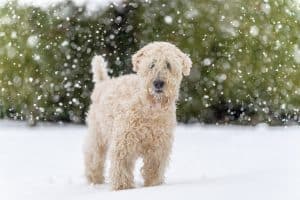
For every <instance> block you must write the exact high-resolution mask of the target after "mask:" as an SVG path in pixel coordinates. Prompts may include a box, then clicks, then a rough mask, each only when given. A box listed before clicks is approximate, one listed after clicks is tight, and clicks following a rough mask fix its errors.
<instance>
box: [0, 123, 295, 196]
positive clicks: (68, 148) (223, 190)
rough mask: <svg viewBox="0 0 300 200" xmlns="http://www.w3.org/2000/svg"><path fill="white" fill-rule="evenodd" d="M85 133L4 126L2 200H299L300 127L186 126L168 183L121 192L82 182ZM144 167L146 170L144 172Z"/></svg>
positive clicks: (0, 138) (0, 131) (0, 133)
mask: <svg viewBox="0 0 300 200" xmlns="http://www.w3.org/2000/svg"><path fill="white" fill-rule="evenodd" d="M85 132H86V127H85V126H79V125H51V124H42V125H39V126H38V127H34V128H32V127H28V126H26V125H25V124H24V123H22V122H12V121H0V188H1V190H0V199H5V200H17V199H23V200H27V199H28V200H40V199H43V200H47V199H56V200H60V199H62V200H65V199H72V200H77V199H78V200H79V199H84V200H90V199H121V198H122V199H131V200H132V199H133V200H134V199H184V198H185V199H203V200H204V199H205V200H212V199H228V200H240V199H243V200H247V199H249V200H250V199H251V200H253V199H256V200H266V199H272V200H293V199H295V200H296V199H297V200H298V199H300V191H299V186H300V172H299V169H300V160H299V158H300V156H299V155H300V145H299V144H300V134H299V127H298V126H294V127H278V128H269V127H267V126H265V125H259V126H257V127H255V128H251V127H239V126H204V125H192V126H184V125H179V126H178V127H177V129H176V133H175V142H174V149H173V154H172V159H171V164H170V168H169V169H168V171H167V174H166V177H167V179H166V183H165V184H164V185H162V186H157V187H149V188H142V187H141V184H142V179H141V177H140V175H139V173H138V171H137V170H136V175H137V180H136V181H137V188H136V189H132V190H126V191H118V192H114V191H111V190H110V187H109V184H108V183H106V184H103V185H96V186H93V185H88V184H87V183H86V181H85V179H84V176H83V161H82V160H83V156H82V150H81V147H82V141H83V136H84V133H85ZM138 165H139V166H140V165H141V162H139V164H138Z"/></svg>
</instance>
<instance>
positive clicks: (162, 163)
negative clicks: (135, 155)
mask: <svg viewBox="0 0 300 200" xmlns="http://www.w3.org/2000/svg"><path fill="white" fill-rule="evenodd" d="M169 149H170V148H164V149H163V148H159V149H156V150H152V151H148V152H147V153H146V154H145V155H144V156H143V162H144V166H143V167H142V170H141V173H142V175H143V178H144V186H155V185H160V184H162V183H163V182H164V173H165V169H166V167H167V164H168V162H169V154H170V150H169Z"/></svg>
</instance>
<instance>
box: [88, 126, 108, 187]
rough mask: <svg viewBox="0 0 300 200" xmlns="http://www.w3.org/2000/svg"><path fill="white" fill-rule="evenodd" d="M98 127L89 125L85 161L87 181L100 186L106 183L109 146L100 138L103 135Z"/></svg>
mask: <svg viewBox="0 0 300 200" xmlns="http://www.w3.org/2000/svg"><path fill="white" fill-rule="evenodd" d="M96 127H97V126H93V125H92V124H89V130H88V135H87V138H86V141H85V150H84V161H85V175H86V178H87V180H88V181H89V182H90V183H93V184H100V183H103V182H104V164H105V158H106V152H107V144H105V143H104V141H103V139H101V138H100V137H101V135H100V133H99V131H98V130H97V128H96Z"/></svg>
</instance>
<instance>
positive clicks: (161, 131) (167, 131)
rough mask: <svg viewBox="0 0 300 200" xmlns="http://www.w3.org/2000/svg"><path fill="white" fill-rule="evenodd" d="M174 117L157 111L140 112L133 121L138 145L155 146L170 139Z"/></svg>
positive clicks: (144, 146)
mask: <svg viewBox="0 0 300 200" xmlns="http://www.w3.org/2000/svg"><path fill="white" fill-rule="evenodd" d="M174 117H175V114H174ZM174 117H173V116H172V114H171V113H167V112H165V113H164V112H157V111H155V112H153V113H151V112H147V114H140V116H139V117H137V118H136V120H135V123H134V126H135V130H136V131H135V133H134V134H135V137H136V139H137V141H138V146H139V147H141V148H142V149H145V148H156V147H159V146H160V145H163V142H164V141H168V140H170V138H171V137H172V131H173V127H174V126H175V124H174V121H175V119H174Z"/></svg>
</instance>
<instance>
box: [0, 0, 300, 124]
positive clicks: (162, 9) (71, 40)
mask: <svg viewBox="0 0 300 200" xmlns="http://www.w3.org/2000/svg"><path fill="white" fill-rule="evenodd" d="M293 2H294V1H283V0H277V1H276V0H269V1H256V0H254V1H243V0H237V1H234V2H232V1H229V0H224V1H220V0H210V1H207V0H189V1H181V0H173V1H167V0H159V1H147V2H142V1H138V0H129V1H126V2H125V3H122V4H119V5H111V6H109V7H108V8H105V9H104V8H103V9H102V10H100V11H97V12H93V13H91V12H88V11H87V9H86V7H85V6H82V7H80V6H77V5H75V4H74V3H72V2H70V1H69V2H66V3H60V4H57V5H56V6H55V7H49V8H48V9H47V10H43V9H41V8H36V7H21V6H18V4H17V3H16V2H12V3H8V4H6V5H5V6H4V7H2V8H0V117H10V118H14V119H27V120H29V121H30V122H31V123H34V122H35V121H39V120H47V121H72V122H78V123H80V122H83V121H84V117H85V113H86V110H87V108H88V105H89V95H90V92H91V90H92V87H93V84H92V83H91V74H90V66H89V65H90V60H91V58H92V57H93V55H95V54H99V53H101V54H105V55H106V58H107V59H108V61H109V67H110V69H111V71H110V75H111V76H119V75H121V74H124V73H129V72H131V62H130V56H131V55H132V54H133V53H134V52H135V51H136V50H137V49H138V48H140V47H142V46H143V45H145V44H147V43H148V42H151V41H154V40H163V41H170V42H173V43H174V44H176V45H177V46H178V47H180V48H181V49H182V50H183V51H185V52H187V53H189V54H190V55H191V58H192V60H193V63H194V64H193V68H192V73H191V76H190V77H188V78H187V79H185V80H184V81H183V84H182V90H181V96H180V100H179V102H178V119H179V120H180V121H182V122H205V123H227V122H231V123H240V124H256V123H258V122H266V123H269V124H282V123H287V122H291V121H294V122H299V107H300V96H299V95H300V82H299V78H298V77H299V75H300V70H299V69H300V68H299V67H300V58H299V57H300V39H299V35H300V25H299V20H300V13H299V11H298V12H297V11H296V9H294V8H295V7H296V6H295V5H293ZM297 56H298V57H297Z"/></svg>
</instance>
